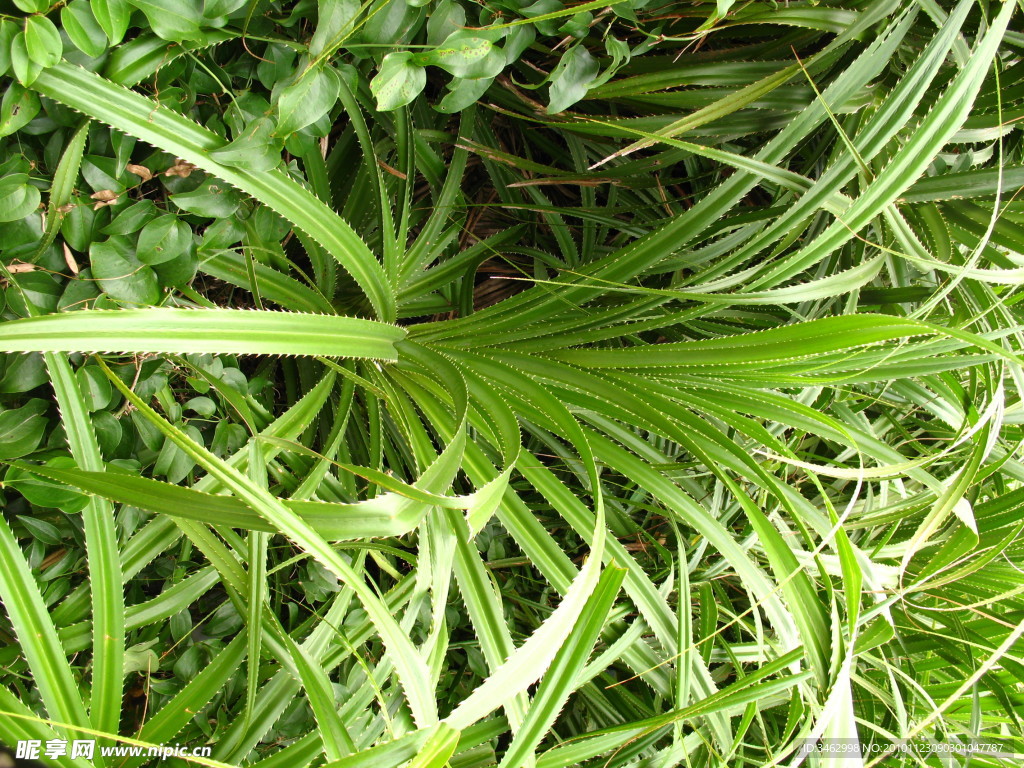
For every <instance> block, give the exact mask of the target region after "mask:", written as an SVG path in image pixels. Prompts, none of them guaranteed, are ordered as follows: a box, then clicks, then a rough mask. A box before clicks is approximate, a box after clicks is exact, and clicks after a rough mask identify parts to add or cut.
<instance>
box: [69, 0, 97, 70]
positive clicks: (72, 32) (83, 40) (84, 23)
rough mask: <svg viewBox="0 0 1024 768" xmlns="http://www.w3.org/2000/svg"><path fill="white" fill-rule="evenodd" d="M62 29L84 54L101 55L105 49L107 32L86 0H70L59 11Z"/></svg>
mask: <svg viewBox="0 0 1024 768" xmlns="http://www.w3.org/2000/svg"><path fill="white" fill-rule="evenodd" d="M60 21H61V24H63V25H64V31H65V32H67V33H68V38H69V39H70V40H71V42H72V43H74V44H75V47H76V48H78V50H80V51H81V52H82V53H84V54H85V55H86V56H91V57H93V58H95V57H97V56H101V55H102V54H103V52H104V51H106V50H107V33H106V32H104V31H103V27H101V26H100V23H99V22H98V21H97V20H96V16H95V15H94V14H93V11H92V6H91V5H90V4H89V3H88V2H86V0H72V2H71V3H69V4H68V5H66V6H64V8H63V9H62V10H61V12H60Z"/></svg>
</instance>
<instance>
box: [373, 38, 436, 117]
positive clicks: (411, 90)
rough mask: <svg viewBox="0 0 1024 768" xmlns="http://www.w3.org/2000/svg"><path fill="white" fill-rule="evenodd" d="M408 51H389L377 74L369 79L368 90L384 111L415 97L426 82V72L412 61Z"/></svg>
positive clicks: (404, 103)
mask: <svg viewBox="0 0 1024 768" xmlns="http://www.w3.org/2000/svg"><path fill="white" fill-rule="evenodd" d="M412 58H413V54H411V53H409V52H408V51H401V52H399V53H389V54H388V55H387V56H385V57H384V61H383V63H381V66H380V71H379V72H378V73H377V76H376V77H374V78H373V80H371V81H370V91H371V92H372V93H373V96H374V98H375V99H376V100H377V109H379V110H380V111H382V112H386V111H388V110H390V109H398V108H399V107H403V106H405V105H406V104H408V103H409V102H411V101H412V100H413V99H415V98H416V97H417V96H418V95H419V94H420V91H422V90H423V87H424V86H425V85H426V84H427V72H426V70H425V69H424V68H423V67H420V66H417V65H416V64H413V63H412Z"/></svg>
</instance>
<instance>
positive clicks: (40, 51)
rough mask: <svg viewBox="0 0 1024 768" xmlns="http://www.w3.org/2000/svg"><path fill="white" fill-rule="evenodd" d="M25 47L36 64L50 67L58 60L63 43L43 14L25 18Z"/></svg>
mask: <svg viewBox="0 0 1024 768" xmlns="http://www.w3.org/2000/svg"><path fill="white" fill-rule="evenodd" d="M25 49H26V50H27V51H28V56H29V58H30V59H32V61H34V62H35V63H36V64H38V65H39V66H41V67H52V66H53V65H54V64H56V63H57V62H58V61H60V55H61V53H63V52H64V44H63V43H62V42H61V40H60V32H58V31H57V27H55V26H54V25H53V22H52V21H50V20H49V19H48V18H46V17H45V16H29V17H28V18H27V19H25Z"/></svg>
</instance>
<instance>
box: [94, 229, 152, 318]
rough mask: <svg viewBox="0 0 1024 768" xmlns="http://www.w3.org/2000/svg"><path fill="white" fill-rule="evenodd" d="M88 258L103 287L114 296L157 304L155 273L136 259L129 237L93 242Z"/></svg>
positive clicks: (136, 302)
mask: <svg viewBox="0 0 1024 768" xmlns="http://www.w3.org/2000/svg"><path fill="white" fill-rule="evenodd" d="M89 258H90V260H91V262H92V273H93V275H94V276H95V277H96V279H97V280H98V282H99V286H100V288H101V289H102V290H103V292H104V293H106V294H107V295H108V296H110V297H111V298H114V299H118V300H120V301H125V302H129V303H131V304H155V303H156V302H158V301H159V300H160V285H159V283H158V282H157V279H156V273H155V272H153V270H152V269H150V268H149V267H148V266H146V265H145V264H143V263H142V262H140V261H139V260H138V259H137V258H135V255H134V254H133V253H132V249H131V245H130V244H129V242H128V240H127V239H126V238H123V237H112V238H110V239H109V240H107V241H106V242H105V243H94V244H93V246H92V248H90V249H89Z"/></svg>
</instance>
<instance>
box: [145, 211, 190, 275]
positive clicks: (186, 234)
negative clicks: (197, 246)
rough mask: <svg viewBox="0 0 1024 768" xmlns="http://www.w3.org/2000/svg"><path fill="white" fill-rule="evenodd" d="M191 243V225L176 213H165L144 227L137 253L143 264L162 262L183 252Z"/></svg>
mask: <svg viewBox="0 0 1024 768" xmlns="http://www.w3.org/2000/svg"><path fill="white" fill-rule="evenodd" d="M191 244H192V229H191V227H189V226H188V224H186V223H185V222H183V221H182V220H181V219H179V218H178V217H177V216H175V215H174V214H165V215H163V216H159V217H157V218H155V219H153V220H152V221H151V222H149V223H148V224H146V226H144V227H143V228H142V232H140V233H139V243H138V245H137V246H136V249H135V255H136V257H137V258H138V259H139V261H141V262H142V263H143V264H150V265H153V264H162V263H164V262H165V261H170V260H171V259H174V258H177V257H178V256H180V255H181V254H183V253H184V252H185V251H187V250H188V248H189V246H190V245H191Z"/></svg>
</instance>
